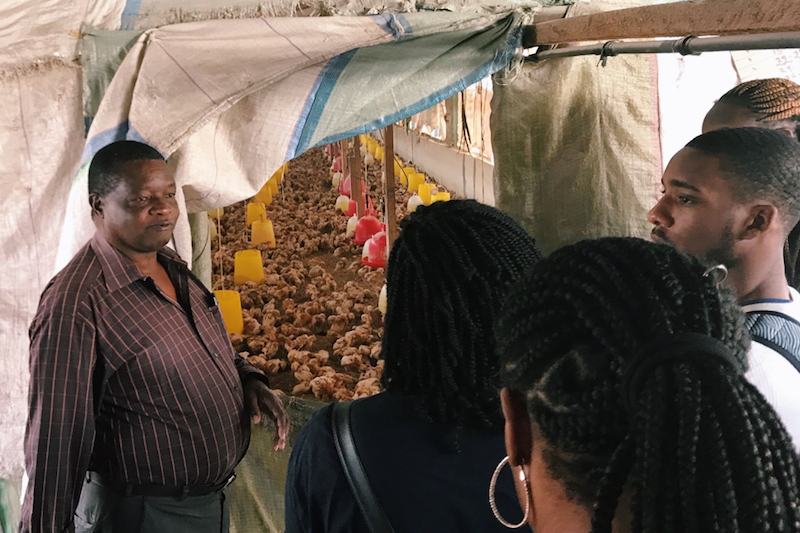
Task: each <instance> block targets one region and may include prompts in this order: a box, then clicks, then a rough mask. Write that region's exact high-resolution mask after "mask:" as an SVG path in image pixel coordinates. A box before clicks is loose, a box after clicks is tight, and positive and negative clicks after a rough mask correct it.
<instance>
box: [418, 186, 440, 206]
mask: <svg viewBox="0 0 800 533" xmlns="http://www.w3.org/2000/svg"><path fill="white" fill-rule="evenodd" d="M434 187H436V184H435V183H420V184H419V187H418V188H417V192H418V193H419V197H420V198H422V201H423V202H424V203H425V205H430V203H431V190H432V189H433V188H434Z"/></svg>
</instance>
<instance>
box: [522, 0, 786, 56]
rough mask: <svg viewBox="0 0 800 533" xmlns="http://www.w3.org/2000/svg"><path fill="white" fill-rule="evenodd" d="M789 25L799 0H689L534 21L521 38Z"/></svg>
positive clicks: (535, 42) (729, 31) (599, 37)
mask: <svg viewBox="0 0 800 533" xmlns="http://www.w3.org/2000/svg"><path fill="white" fill-rule="evenodd" d="M788 31H800V1H798V0H689V1H685V2H675V3H671V4H659V5H652V6H643V7H633V8H628V9H618V10H615V11H605V12H602V13H595V14H591V15H583V16H578V17H572V18H564V19H560V20H550V21H543V22H539V23H535V24H533V25H532V26H528V27H527V28H526V29H525V31H524V32H523V42H522V44H523V46H524V47H525V48H531V47H534V46H539V45H552V44H562V43H574V42H579V41H610V40H615V39H656V38H661V37H683V36H686V35H694V36H701V35H740V34H750V33H771V32H788Z"/></svg>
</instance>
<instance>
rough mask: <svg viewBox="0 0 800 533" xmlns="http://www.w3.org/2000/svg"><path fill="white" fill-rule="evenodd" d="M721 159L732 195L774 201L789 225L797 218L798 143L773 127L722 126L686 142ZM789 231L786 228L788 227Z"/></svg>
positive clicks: (799, 204)
mask: <svg viewBox="0 0 800 533" xmlns="http://www.w3.org/2000/svg"><path fill="white" fill-rule="evenodd" d="M686 146H687V147H689V148H693V149H695V150H698V151H700V152H702V153H704V154H706V155H709V156H712V157H714V158H716V159H718V160H719V161H720V164H721V168H722V170H723V172H724V173H725V174H727V177H733V180H731V181H733V187H731V189H732V191H733V194H734V197H736V198H737V199H739V200H743V201H749V200H754V199H760V198H764V199H767V200H770V201H771V202H773V203H774V205H775V207H777V208H778V211H779V212H780V214H781V217H782V219H783V220H784V222H786V223H787V226H788V228H792V227H794V225H795V224H796V223H797V221H798V219H800V143H798V142H797V141H795V140H794V139H792V138H791V137H789V136H788V135H784V134H782V133H780V132H778V131H775V130H768V129H764V128H725V129H720V130H713V131H709V132H708V133H704V134H702V135H699V136H697V137H695V138H694V139H692V140H691V141H689V144H687V145H686ZM787 233H788V230H787Z"/></svg>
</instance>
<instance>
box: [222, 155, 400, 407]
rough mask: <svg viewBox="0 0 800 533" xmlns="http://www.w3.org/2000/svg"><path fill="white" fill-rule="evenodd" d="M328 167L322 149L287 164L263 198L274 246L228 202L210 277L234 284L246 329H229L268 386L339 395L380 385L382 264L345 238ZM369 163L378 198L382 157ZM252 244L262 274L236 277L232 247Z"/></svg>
mask: <svg viewBox="0 0 800 533" xmlns="http://www.w3.org/2000/svg"><path fill="white" fill-rule="evenodd" d="M330 166H331V159H330V157H328V156H327V155H326V154H325V152H324V151H323V149H321V148H318V149H313V150H310V151H308V152H306V153H305V154H303V155H301V156H300V157H298V158H297V159H295V160H293V161H292V162H291V163H290V164H289V167H288V172H287V174H286V176H285V179H284V180H283V183H282V190H281V192H280V193H279V194H278V195H277V196H276V197H275V198H274V200H273V202H272V204H271V205H269V206H267V216H268V217H269V218H270V219H271V220H272V222H273V226H274V228H275V235H276V239H277V248H275V249H270V248H269V247H268V245H267V244H262V245H257V246H254V245H252V244H250V230H249V229H248V228H247V227H246V224H245V203H244V202H243V203H239V204H236V205H232V206H229V207H226V208H225V209H224V212H223V214H222V216H221V217H220V220H219V225H218V227H219V231H218V232H217V233H218V235H216V236H213V237H212V269H213V270H212V285H213V289H214V290H218V289H235V290H237V291H239V293H240V295H241V301H242V310H243V315H244V331H243V332H242V334H241V335H231V342H232V343H233V346H234V349H235V350H236V351H237V352H238V353H239V354H240V355H241V356H242V357H246V358H247V360H248V361H249V362H250V363H252V364H253V365H254V366H256V367H257V368H259V369H261V370H262V371H263V372H264V373H265V374H267V375H268V376H270V383H271V386H272V388H273V389H275V390H278V391H282V392H283V393H284V394H290V395H294V396H301V397H306V398H312V397H313V398H316V399H318V400H321V401H332V400H339V401H345V400H353V399H357V398H362V397H366V396H370V395H372V394H375V393H377V392H379V391H380V390H381V388H380V378H381V374H382V371H383V360H382V359H381V338H382V336H383V319H382V316H381V313H380V311H379V310H378V297H379V293H380V290H381V287H382V286H383V284H384V272H383V269H380V268H379V269H372V268H370V267H367V266H363V265H362V261H361V252H362V250H361V246H358V245H356V244H353V243H352V242H351V240H350V239H349V238H347V237H346V235H345V231H346V225H347V217H346V216H344V215H342V214H341V213H339V212H337V211H336V210H335V209H334V204H335V201H336V198H337V196H338V192H337V191H336V190H335V189H334V188H333V187H332V186H331V179H330V173H329V168H330ZM366 170H367V172H366V176H367V181H368V190H369V193H370V196H371V198H372V199H373V201H374V202H375V205H376V207H377V206H378V205H382V198H383V194H382V192H381V191H382V187H381V172H382V169H381V165H380V164H379V163H374V164H372V165H370V166H369V167H367V169H366ZM394 185H395V186H394V191H395V196H396V206H397V207H396V210H397V213H396V214H397V218H398V221H399V220H400V219H401V218H402V217H403V216H405V214H406V203H407V200H408V198H409V195H408V193H407V192H406V191H405V190H404V188H402V187H400V186H399V184H398V183H397V179H396V178H395V184H394ZM212 222H213V221H212ZM212 234H213V232H212ZM248 249H258V250H260V252H261V256H262V259H263V263H264V279H263V281H262V282H261V283H258V284H256V283H253V282H247V283H245V284H243V285H238V286H234V283H233V267H234V254H235V253H236V252H237V251H240V250H248Z"/></svg>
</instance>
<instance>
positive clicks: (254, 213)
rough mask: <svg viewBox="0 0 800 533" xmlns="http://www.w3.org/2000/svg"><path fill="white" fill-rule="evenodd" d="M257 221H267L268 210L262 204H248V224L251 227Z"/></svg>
mask: <svg viewBox="0 0 800 533" xmlns="http://www.w3.org/2000/svg"><path fill="white" fill-rule="evenodd" d="M256 220H267V208H266V206H264V204H262V203H261V202H251V203H249V204H247V218H246V224H247V225H248V226H249V225H250V224H252V223H253V222H255V221H256Z"/></svg>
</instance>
